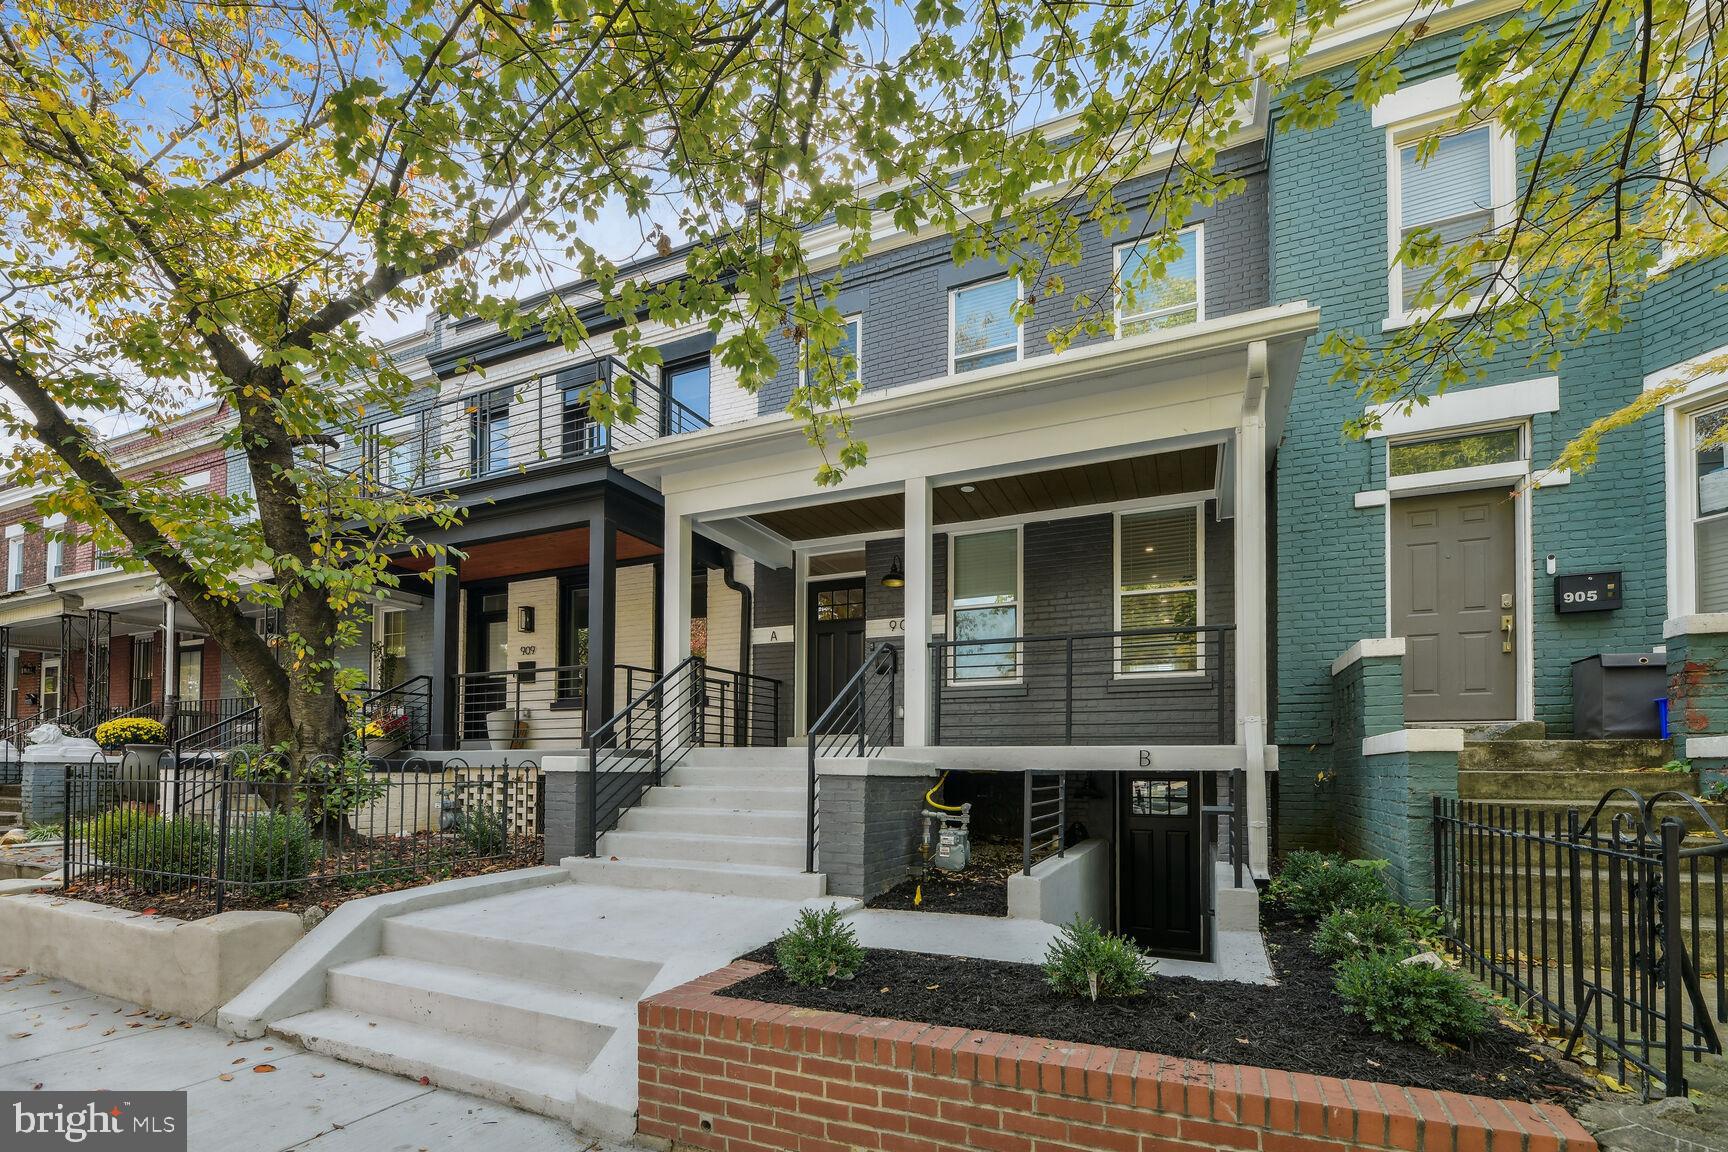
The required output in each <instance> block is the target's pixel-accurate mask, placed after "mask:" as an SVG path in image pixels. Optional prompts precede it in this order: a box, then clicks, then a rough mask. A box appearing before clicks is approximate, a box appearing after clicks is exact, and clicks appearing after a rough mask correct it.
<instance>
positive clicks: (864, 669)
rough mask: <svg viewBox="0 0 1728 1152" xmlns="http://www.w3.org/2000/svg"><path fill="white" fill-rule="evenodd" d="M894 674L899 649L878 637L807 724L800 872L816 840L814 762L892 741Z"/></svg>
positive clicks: (810, 866) (810, 868) (865, 752)
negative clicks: (846, 678) (808, 724)
mask: <svg viewBox="0 0 1728 1152" xmlns="http://www.w3.org/2000/svg"><path fill="white" fill-rule="evenodd" d="M899 673H900V649H899V647H898V646H896V645H894V644H892V643H890V642H889V641H886V640H884V641H883V642H882V643H880V644H878V645H876V646H875V647H874V648H872V649H871V650H870V651H869V652H868V653H866V654H865V656H864V662H863V663H862V664H860V665H859V666H858V671H856V672H854V673H853V674H852V678H851V679H850V680H848V681H846V683H845V685H844V686H842V687H841V689H840V691H839V692H837V693H835V695H834V699H833V701H832V702H831V703H830V704H829V705H828V707H827V708H825V709H824V710H823V712H822V715H820V716H818V717H817V718H816V722H815V723H813V724H811V725H810V730H809V733H808V737H809V739H808V759H809V766H808V770H807V772H806V774H805V780H804V796H805V824H804V871H806V872H814V871H816V849H817V846H818V845H819V843H820V842H821V795H820V789H819V787H818V785H817V773H816V760H817V758H818V757H820V756H874V755H876V754H877V753H879V752H881V750H882V749H883V748H885V747H887V746H889V745H891V744H893V743H894V717H895V713H896V711H897V710H898V708H899V704H898V698H897V694H896V683H897V681H898V679H899ZM872 685H874V686H875V690H874V691H872V690H871V689H872Z"/></svg>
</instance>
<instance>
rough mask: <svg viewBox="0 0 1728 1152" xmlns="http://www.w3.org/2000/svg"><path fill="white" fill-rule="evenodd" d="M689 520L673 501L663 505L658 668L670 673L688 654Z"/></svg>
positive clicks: (690, 543)
mask: <svg viewBox="0 0 1728 1152" xmlns="http://www.w3.org/2000/svg"><path fill="white" fill-rule="evenodd" d="M691 536H692V523H691V519H690V517H689V516H686V515H684V514H683V513H682V512H680V511H679V510H678V508H677V507H676V506H675V505H673V504H672V503H670V502H668V503H667V505H666V538H665V543H664V545H663V550H664V556H663V557H662V564H663V565H664V568H665V574H664V576H663V580H664V582H665V586H666V587H665V597H666V603H665V605H664V608H663V611H662V615H661V629H662V631H661V634H660V661H661V663H660V671H661V673H662V674H664V673H666V672H670V671H671V670H672V669H673V668H676V667H677V666H678V665H679V664H681V663H682V662H683V661H684V658H685V657H686V656H688V655H690V578H691V571H690V560H691V556H690V552H691V546H692V539H691Z"/></svg>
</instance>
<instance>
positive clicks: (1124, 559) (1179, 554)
mask: <svg viewBox="0 0 1728 1152" xmlns="http://www.w3.org/2000/svg"><path fill="white" fill-rule="evenodd" d="M1116 524H1117V546H1116V555H1117V597H1118V606H1119V615H1120V627H1121V630H1122V633H1123V636H1122V639H1121V642H1120V645H1119V655H1118V671H1119V672H1120V673H1121V674H1122V675H1124V676H1148V675H1159V674H1168V673H1173V672H1175V673H1181V672H1196V671H1199V669H1200V643H1199V636H1198V634H1197V633H1195V632H1194V631H1192V630H1193V629H1195V628H1197V627H1198V626H1199V624H1200V610H1201V602H1200V597H1201V570H1202V563H1203V561H1202V551H1201V545H1200V509H1199V507H1198V506H1192V507H1187V508H1172V509H1166V510H1161V511H1157V512H1134V513H1125V514H1123V515H1122V516H1121V517H1119V518H1118V519H1117V522H1116Z"/></svg>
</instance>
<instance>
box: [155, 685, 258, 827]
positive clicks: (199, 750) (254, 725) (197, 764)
mask: <svg viewBox="0 0 1728 1152" xmlns="http://www.w3.org/2000/svg"><path fill="white" fill-rule="evenodd" d="M262 715H263V711H262V709H260V708H259V707H258V706H257V705H253V706H252V707H251V708H249V709H247V710H246V711H244V712H241V713H238V714H236V715H233V716H225V717H223V718H222V719H220V720H218V721H216V723H214V724H211V725H208V726H207V727H204V728H200V729H198V730H197V731H194V732H188V733H186V734H185V735H183V736H176V737H175V738H174V740H173V743H172V744H170V745H169V748H168V751H167V752H166V753H164V755H166V756H168V757H169V760H168V763H169V764H170V765H171V766H172V767H173V769H174V794H173V799H172V802H171V803H170V804H169V805H168V808H169V809H170V810H171V811H175V812H178V811H180V810H181V809H183V808H186V807H189V806H193V805H196V804H198V803H199V802H200V801H202V800H203V799H204V798H205V797H207V796H209V795H211V794H212V793H213V792H215V791H216V790H217V789H219V788H221V787H222V778H223V776H224V774H225V773H224V771H223V769H222V765H223V763H224V762H225V760H226V757H227V754H229V753H232V752H235V751H236V750H238V749H241V748H242V747H245V746H249V745H256V744H258V743H260V741H261V739H262V729H263V724H262ZM199 768H201V769H207V770H209V774H210V777H211V779H210V780H208V781H206V782H205V784H204V785H203V786H202V787H198V788H192V789H188V788H187V783H186V781H187V776H188V774H189V773H190V772H192V771H194V770H195V769H199Z"/></svg>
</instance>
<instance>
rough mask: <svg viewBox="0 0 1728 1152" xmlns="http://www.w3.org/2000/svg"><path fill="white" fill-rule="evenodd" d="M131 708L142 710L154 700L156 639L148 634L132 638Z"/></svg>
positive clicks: (139, 634) (140, 634)
mask: <svg viewBox="0 0 1728 1152" xmlns="http://www.w3.org/2000/svg"><path fill="white" fill-rule="evenodd" d="M131 672H132V675H131V693H130V700H131V703H132V707H134V708H142V707H143V706H144V705H146V704H150V703H153V702H154V701H155V699H156V638H155V637H154V636H151V635H150V634H149V633H147V632H146V633H138V634H135V635H134V636H133V637H132V667H131Z"/></svg>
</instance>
